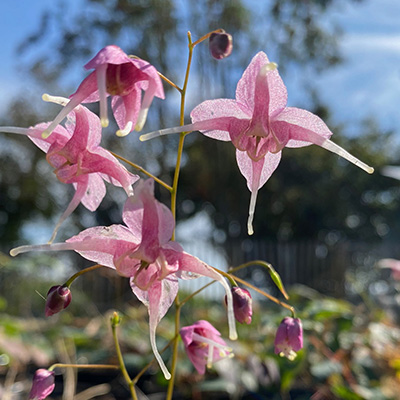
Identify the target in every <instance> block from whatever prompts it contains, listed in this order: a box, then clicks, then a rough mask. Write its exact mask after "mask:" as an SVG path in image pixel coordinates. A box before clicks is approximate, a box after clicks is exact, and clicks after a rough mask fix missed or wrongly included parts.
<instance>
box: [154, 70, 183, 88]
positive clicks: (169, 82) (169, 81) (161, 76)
mask: <svg viewBox="0 0 400 400" xmlns="http://www.w3.org/2000/svg"><path fill="white" fill-rule="evenodd" d="M158 75H159V76H160V78H161V79H163V80H164V81H165V82H167V83H168V85H171V86H172V87H173V88H175V89H176V90H177V91H178V92H179V93H182V89H181V88H180V87H179V86H178V85H176V84H175V83H174V82H172V81H171V79H168V78H167V77H166V76H165V75H163V74H162V73H161V72H159V73H158Z"/></svg>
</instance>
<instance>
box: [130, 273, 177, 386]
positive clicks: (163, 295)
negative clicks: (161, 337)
mask: <svg viewBox="0 0 400 400" xmlns="http://www.w3.org/2000/svg"><path fill="white" fill-rule="evenodd" d="M131 285H132V280H131ZM132 290H133V292H134V293H135V294H136V295H137V297H138V298H139V300H141V301H142V302H143V303H144V304H145V305H146V306H147V307H148V311H149V330H150V343H151V347H152V349H153V353H154V356H155V357H156V359H157V361H158V363H159V365H160V368H161V370H162V372H163V373H164V376H165V379H170V378H171V375H170V373H169V372H168V369H167V367H166V366H165V364H164V361H163V360H162V358H161V355H160V353H159V352H158V349H157V344H156V329H157V325H158V323H159V322H160V320H161V318H162V317H163V316H164V315H165V314H166V312H167V311H168V309H169V308H170V307H171V305H172V303H173V301H174V300H175V297H176V295H177V293H178V281H177V279H176V278H175V277H170V278H169V279H163V280H162V281H156V282H154V284H153V285H152V286H151V287H150V289H149V290H148V291H147V294H146V293H143V292H142V291H140V290H138V289H137V288H136V287H135V285H134V284H133V285H132Z"/></svg>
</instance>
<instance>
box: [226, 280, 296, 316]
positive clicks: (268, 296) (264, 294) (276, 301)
mask: <svg viewBox="0 0 400 400" xmlns="http://www.w3.org/2000/svg"><path fill="white" fill-rule="evenodd" d="M232 278H234V279H235V280H236V281H238V282H240V283H241V284H243V285H245V286H247V287H249V288H250V289H253V290H255V291H256V292H257V293H259V294H261V295H262V296H264V297H266V298H267V299H269V300H271V301H273V302H274V303H276V304H279V305H280V306H282V307H284V308H286V309H288V310H290V312H291V313H292V316H293V318H294V317H295V315H296V312H295V309H294V307H293V306H291V305H289V304H287V303H285V302H283V301H280V300H278V299H277V298H276V297H274V296H272V295H270V294H269V293H266V292H264V290H261V289H259V288H258V287H256V286H254V285H252V284H251V283H249V282H246V281H245V280H244V279H241V278H238V277H237V276H235V275H232Z"/></svg>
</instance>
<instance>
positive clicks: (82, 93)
mask: <svg viewBox="0 0 400 400" xmlns="http://www.w3.org/2000/svg"><path fill="white" fill-rule="evenodd" d="M69 98H70V99H71V100H72V99H73V100H74V103H77V104H80V103H94V102H96V101H99V99H100V95H99V89H98V87H97V76H96V72H95V71H94V72H91V73H90V74H89V75H88V76H87V77H86V78H85V79H84V80H83V81H82V82H81V84H80V85H79V86H78V89H77V90H76V92H75V93H72V94H71V96H69Z"/></svg>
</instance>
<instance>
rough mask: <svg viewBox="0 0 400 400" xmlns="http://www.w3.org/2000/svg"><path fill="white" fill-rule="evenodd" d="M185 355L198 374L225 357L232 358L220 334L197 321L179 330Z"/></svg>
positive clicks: (209, 325)
mask: <svg viewBox="0 0 400 400" xmlns="http://www.w3.org/2000/svg"><path fill="white" fill-rule="evenodd" d="M180 334H181V338H182V341H183V344H184V346H185V350H186V354H187V356H188V357H189V359H190V361H191V362H192V364H193V365H194V367H195V368H196V370H197V372H198V373H199V374H202V375H203V374H204V373H205V372H206V365H207V368H211V366H212V364H213V363H214V362H216V361H218V360H221V359H222V358H225V357H233V354H232V349H231V348H230V347H228V346H227V345H226V343H225V342H224V341H223V340H222V339H221V334H220V333H219V332H218V331H217V330H216V329H215V328H214V327H213V326H212V325H211V324H210V323H209V322H207V321H197V322H196V323H194V324H193V325H190V326H185V327H183V328H181V330H180Z"/></svg>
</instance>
